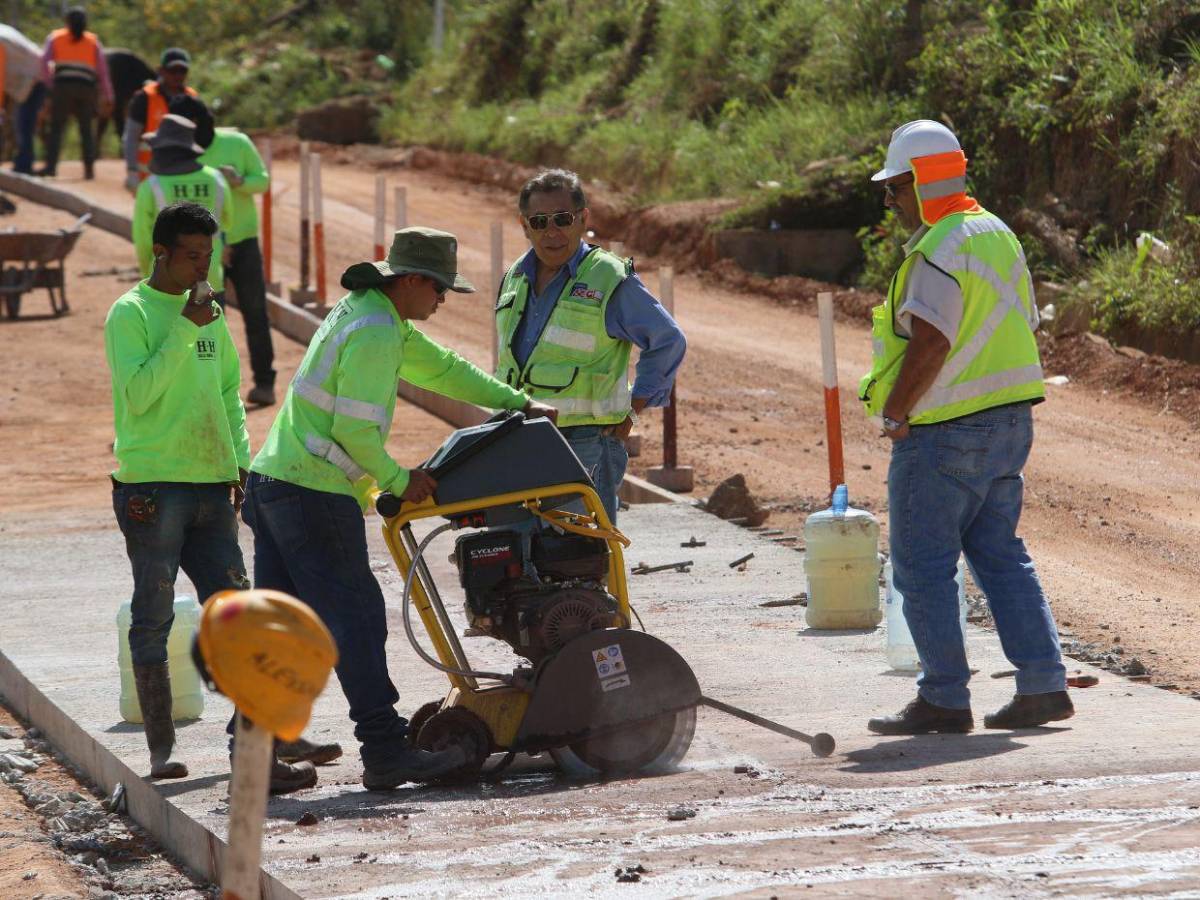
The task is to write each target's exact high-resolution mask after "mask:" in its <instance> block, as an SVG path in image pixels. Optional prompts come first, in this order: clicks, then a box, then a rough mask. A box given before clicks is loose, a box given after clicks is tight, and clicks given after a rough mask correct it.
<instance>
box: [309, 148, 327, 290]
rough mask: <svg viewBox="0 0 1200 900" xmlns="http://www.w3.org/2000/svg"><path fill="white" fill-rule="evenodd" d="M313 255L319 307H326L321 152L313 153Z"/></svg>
mask: <svg viewBox="0 0 1200 900" xmlns="http://www.w3.org/2000/svg"><path fill="white" fill-rule="evenodd" d="M312 191H313V256H314V257H315V259H316V263H317V308H318V309H324V308H325V301H326V300H327V299H328V296H327V295H326V293H325V201H324V198H323V197H322V195H321V154H320V153H314V154H313V155H312Z"/></svg>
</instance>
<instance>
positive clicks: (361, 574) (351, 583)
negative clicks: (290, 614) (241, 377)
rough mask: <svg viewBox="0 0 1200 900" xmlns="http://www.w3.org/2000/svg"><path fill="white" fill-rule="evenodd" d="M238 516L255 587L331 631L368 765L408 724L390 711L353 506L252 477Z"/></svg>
mask: <svg viewBox="0 0 1200 900" xmlns="http://www.w3.org/2000/svg"><path fill="white" fill-rule="evenodd" d="M242 518H243V519H244V520H245V521H246V524H247V525H249V526H250V528H251V529H253V531H254V586H255V587H257V588H271V589H274V590H277V591H284V592H286V593H288V594H291V595H292V596H293V597H296V598H297V599H299V600H302V601H304V602H305V603H307V604H308V605H309V606H310V607H312V609H313V611H314V612H315V613H316V614H317V615H318V616H320V617H321V620H322V621H323V622H324V623H325V625H326V627H327V628H328V629H329V631H330V633H332V635H333V639H334V642H335V643H336V644H337V649H338V663H337V668H336V672H337V676H338V681H339V682H340V683H341V686H342V693H344V694H345V695H346V700H347V702H348V703H349V704H350V718H351V719H352V720H353V722H354V736H355V737H356V738H357V739H358V740H359V741H360V742H361V743H362V745H363V746H362V757H363V761H364V762H367V763H369V762H370V759H371V755H372V753H382V752H384V751H386V750H387V748H388V747H394V744H395V741H396V740H397V739H402V738H403V737H404V735H405V733H406V732H407V729H408V722H407V721H406V720H405V719H403V718H401V717H400V716H399V715H398V714H397V713H396V709H395V705H396V702H397V701H398V700H399V699H400V695H399V694H398V693H397V692H396V688H395V686H394V685H393V684H392V680H391V678H390V677H389V675H388V669H387V654H386V651H385V645H386V642H387V617H386V615H385V610H384V601H383V591H382V590H380V588H379V582H378V581H376V580H375V576H374V575H373V574H371V560H370V557H369V556H368V553H367V529H366V522H365V521H364V519H363V514H362V510H361V509H360V508H359V506H358V502H357V501H356V500H355V499H354V498H353V497H348V496H345V495H343V494H334V493H330V492H328V491H314V490H311V489H310V488H305V487H301V486H299V485H296V484H291V483H289V482H286V481H279V480H277V479H274V478H269V477H267V476H265V475H260V474H258V473H256V472H251V473H250V478H249V480H248V482H247V485H246V503H245V505H244V506H243V507H242Z"/></svg>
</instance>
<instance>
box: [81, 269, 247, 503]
mask: <svg viewBox="0 0 1200 900" xmlns="http://www.w3.org/2000/svg"><path fill="white" fill-rule="evenodd" d="M185 299H186V298H185V296H184V295H183V294H165V293H163V292H162V291H156V290H154V289H153V288H152V287H150V285H149V284H148V283H147V282H145V281H142V282H139V283H138V284H137V285H136V286H135V287H134V288H133V289H132V290H130V291H129V292H127V293H126V294H124V295H123V296H122V297H121V298H120V299H119V300H117V302H116V303H114V304H113V306H112V309H110V310H109V311H108V318H106V319H105V321H104V350H105V354H106V355H107V357H108V368H109V371H110V372H111V373H112V392H113V414H114V418H115V425H116V434H117V440H116V443H115V444H114V445H113V452H114V453H115V454H116V457H117V470H116V471H115V472H114V473H113V477H115V478H116V479H117V480H118V481H121V482H124V483H126V484H138V483H142V482H146V481H182V482H188V483H192V484H221V483H224V482H232V481H237V479H238V469H239V468H242V469H245V468H248V467H249V465H250V436H249V435H248V434H247V433H246V410H245V407H243V406H242V398H241V396H240V395H239V389H240V384H241V371H240V368H239V365H238V353H237V347H235V346H234V343H233V338H232V337H230V334H229V328H228V326H227V325H226V324H225V316H224V315H220V316H218V317H217V319H216V321H214V322H210V323H209V324H208V325H205V326H204V327H203V328H200V327H198V326H197V325H195V324H194V323H192V322H190V321H188V320H187V319H185V318H184V317H183V316H182V315H181V313H182V311H183V304H184V302H185ZM214 306H215V304H214ZM217 310H218V312H219V311H220V309H219V307H218V308H217Z"/></svg>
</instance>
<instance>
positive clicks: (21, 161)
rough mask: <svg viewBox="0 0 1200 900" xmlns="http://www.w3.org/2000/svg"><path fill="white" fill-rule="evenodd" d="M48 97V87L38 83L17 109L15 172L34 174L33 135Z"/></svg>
mask: <svg viewBox="0 0 1200 900" xmlns="http://www.w3.org/2000/svg"><path fill="white" fill-rule="evenodd" d="M45 97H46V85H45V84H44V83H43V82H41V81H38V83H37V84H35V85H34V86H33V90H31V91H30V92H29V96H28V97H26V98H25V102H24V103H22V104H21V105H20V106H18V107H17V123H16V124H17V128H16V131H17V155H16V156H15V157H14V158H13V171H14V172H24V173H25V174H26V175H32V174H33V133H34V132H35V131H36V130H37V117H38V112H40V111H41V108H42V101H43V100H44V99H45Z"/></svg>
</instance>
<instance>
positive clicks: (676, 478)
mask: <svg viewBox="0 0 1200 900" xmlns="http://www.w3.org/2000/svg"><path fill="white" fill-rule="evenodd" d="M646 480H647V481H649V482H650V483H651V484H654V485H657V486H658V487H660V488H664V489H665V490H668V491H671V492H672V493H676V494H679V493H684V494H686V493H687V492H688V491H690V490H692V489H693V488H694V487H695V486H696V481H695V477H694V473H693V472H692V467H691V466H674V467H672V468H669V469H668V468H667V467H666V466H654V467H652V468H650V469H647V470H646Z"/></svg>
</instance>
